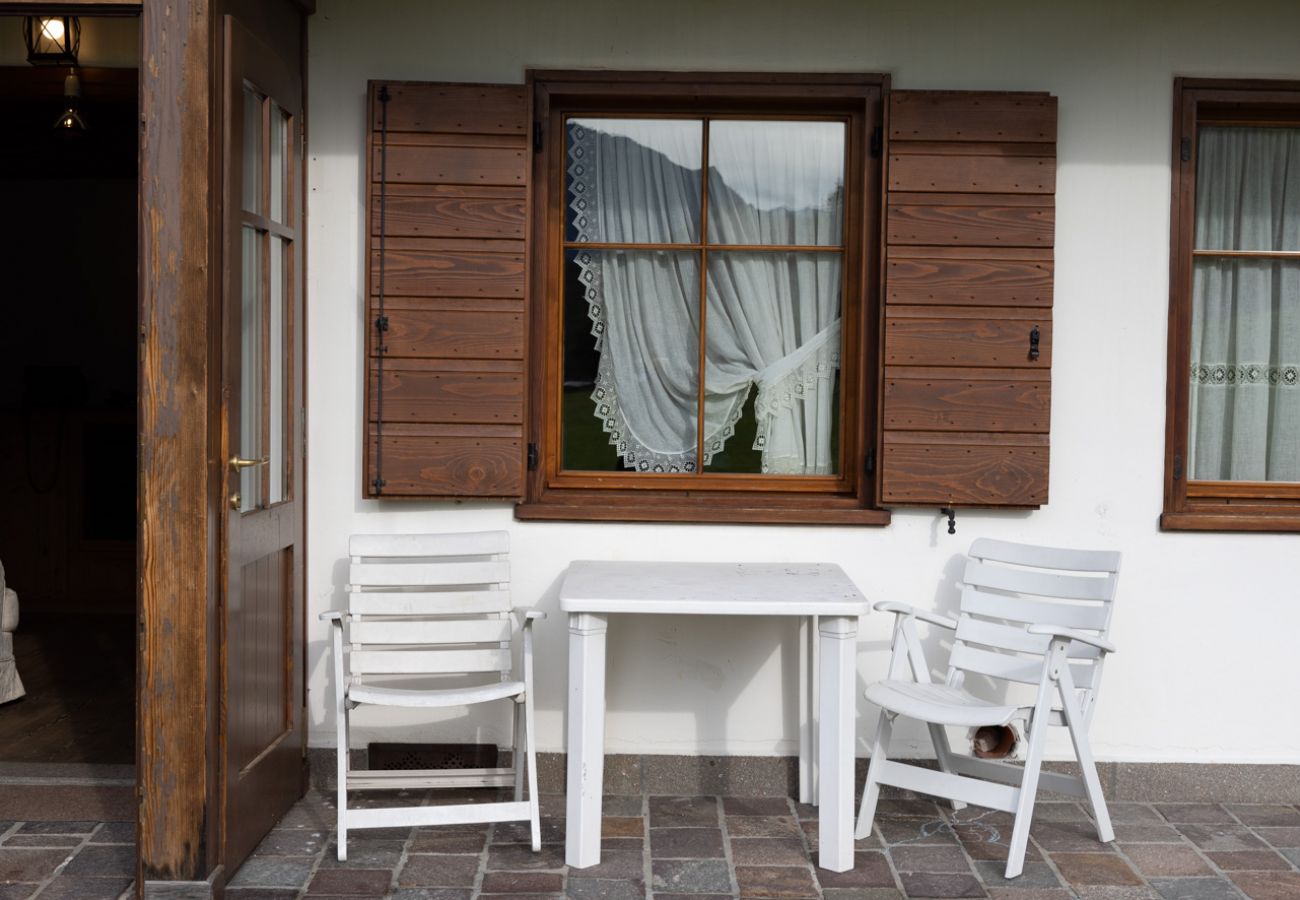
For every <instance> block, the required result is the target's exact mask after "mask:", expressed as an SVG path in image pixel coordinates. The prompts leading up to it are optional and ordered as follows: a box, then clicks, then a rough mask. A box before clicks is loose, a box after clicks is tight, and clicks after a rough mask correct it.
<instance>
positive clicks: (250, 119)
mask: <svg viewBox="0 0 1300 900" xmlns="http://www.w3.org/2000/svg"><path fill="white" fill-rule="evenodd" d="M242 163H243V176H244V209H245V210H247V211H248V212H251V213H259V214H260V213H261V212H262V95H261V94H259V93H257V91H255V90H253V89H252V88H250V87H249V86H248V85H244V157H243V160H242Z"/></svg>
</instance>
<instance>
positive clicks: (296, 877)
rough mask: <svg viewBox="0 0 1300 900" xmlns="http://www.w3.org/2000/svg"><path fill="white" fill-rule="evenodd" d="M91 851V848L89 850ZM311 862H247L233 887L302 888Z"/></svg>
mask: <svg viewBox="0 0 1300 900" xmlns="http://www.w3.org/2000/svg"><path fill="white" fill-rule="evenodd" d="M87 849H90V848H87ZM311 865H312V864H311V860H309V859H299V858H295V857H288V856H264V857H260V858H258V857H254V858H252V859H249V860H247V861H246V862H245V863H244V864H243V865H242V866H241V867H240V869H239V871H238V872H236V873H235V877H234V878H232V879H231V880H230V885H231V887H291V888H300V887H302V886H303V885H305V884H306V883H307V879H308V878H309V877H311Z"/></svg>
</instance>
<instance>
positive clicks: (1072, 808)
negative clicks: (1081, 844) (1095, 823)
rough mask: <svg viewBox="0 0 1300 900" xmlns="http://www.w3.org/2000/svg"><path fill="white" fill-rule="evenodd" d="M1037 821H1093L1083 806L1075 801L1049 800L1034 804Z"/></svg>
mask: <svg viewBox="0 0 1300 900" xmlns="http://www.w3.org/2000/svg"><path fill="white" fill-rule="evenodd" d="M1034 821H1035V822H1091V821H1092V816H1091V815H1090V814H1088V813H1087V812H1084V809H1083V806H1081V805H1080V804H1078V803H1073V802H1063V801H1047V802H1040V803H1037V804H1035V805H1034Z"/></svg>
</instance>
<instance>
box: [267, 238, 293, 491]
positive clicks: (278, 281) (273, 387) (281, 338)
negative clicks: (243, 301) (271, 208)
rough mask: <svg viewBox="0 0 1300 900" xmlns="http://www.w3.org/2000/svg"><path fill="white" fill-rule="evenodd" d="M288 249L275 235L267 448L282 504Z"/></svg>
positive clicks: (286, 422)
mask: <svg viewBox="0 0 1300 900" xmlns="http://www.w3.org/2000/svg"><path fill="white" fill-rule="evenodd" d="M288 251H289V242H288V241H286V240H284V239H283V238H279V237H272V238H271V259H270V269H271V285H270V288H271V294H270V298H269V299H270V307H271V309H270V321H271V328H270V331H271V334H270V340H269V347H270V351H271V352H270V354H269V356H270V364H269V366H268V371H267V378H268V381H269V390H268V391H267V396H268V397H269V398H270V404H271V408H270V409H269V410H268V412H269V414H270V419H271V422H270V429H269V433H270V436H271V446H270V447H268V448H267V450H268V453H267V455H268V456H270V457H271V462H270V482H271V483H270V488H269V492H270V494H269V497H268V500H269V502H271V503H279V502H280V501H281V500H284V499H285V498H286V496H287V490H288V471H289V457H288V455H287V454H286V453H285V447H286V446H287V442H288V440H289V437H288V434H287V431H288V425H289V417H287V416H286V415H285V410H286V408H287V401H288V384H287V383H286V382H285V365H286V361H287V359H288V356H289V343H288V335H289V329H288V328H287V327H286V326H287V322H286V315H287V311H286V310H285V302H284V299H285V296H286V292H287V290H288V285H287V284H286V282H285V279H286V277H287V273H286V272H285V265H284V263H285V256H286V254H287V253H288Z"/></svg>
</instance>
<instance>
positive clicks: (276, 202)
mask: <svg viewBox="0 0 1300 900" xmlns="http://www.w3.org/2000/svg"><path fill="white" fill-rule="evenodd" d="M288 193H289V116H288V114H287V113H286V112H285V111H284V110H282V109H281V108H280V107H279V105H278V104H277V103H276V102H275V101H274V100H272V101H271V218H272V219H274V220H275V221H277V222H285V223H288V217H287V216H286V215H285V212H286V210H288V208H289V198H288Z"/></svg>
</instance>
